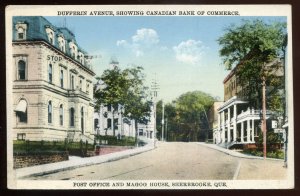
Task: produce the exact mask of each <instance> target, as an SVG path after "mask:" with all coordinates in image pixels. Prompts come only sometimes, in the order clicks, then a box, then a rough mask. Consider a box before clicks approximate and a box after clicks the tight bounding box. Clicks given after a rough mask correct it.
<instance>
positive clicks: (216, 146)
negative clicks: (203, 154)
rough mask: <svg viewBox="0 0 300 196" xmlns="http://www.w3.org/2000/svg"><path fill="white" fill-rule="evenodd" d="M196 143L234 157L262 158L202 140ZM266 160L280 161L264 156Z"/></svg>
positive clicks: (261, 158)
mask: <svg viewBox="0 0 300 196" xmlns="http://www.w3.org/2000/svg"><path fill="white" fill-rule="evenodd" d="M198 144H200V145H202V146H206V147H208V148H212V149H214V150H218V151H221V152H224V153H225V154H228V155H231V156H234V157H239V158H246V159H260V160H264V158H263V157H258V156H252V155H247V154H243V153H240V152H237V151H234V150H229V149H226V148H222V147H220V146H218V145H216V144H208V143H204V142H199V143H198ZM266 160H272V161H282V162H283V160H282V159H274V158H266Z"/></svg>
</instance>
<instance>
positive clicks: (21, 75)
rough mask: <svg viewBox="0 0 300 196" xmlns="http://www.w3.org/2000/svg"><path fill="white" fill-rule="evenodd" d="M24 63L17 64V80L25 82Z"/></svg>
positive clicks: (21, 61)
mask: <svg viewBox="0 0 300 196" xmlns="http://www.w3.org/2000/svg"><path fill="white" fill-rule="evenodd" d="M25 72H26V63H25V62H24V61H23V60H20V61H19V62H18V79H19V80H25Z"/></svg>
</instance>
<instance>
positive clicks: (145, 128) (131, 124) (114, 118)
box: [94, 57, 155, 140]
mask: <svg viewBox="0 0 300 196" xmlns="http://www.w3.org/2000/svg"><path fill="white" fill-rule="evenodd" d="M116 66H119V62H118V61H117V59H116V58H115V57H114V58H112V59H111V62H110V68H114V67H116ZM96 88H97V89H101V85H100V84H96ZM125 110H126V108H124V106H122V105H121V104H116V105H114V106H113V105H109V104H108V105H106V104H102V105H101V106H100V108H99V110H98V111H95V113H94V133H95V134H96V135H102V136H104V135H109V136H116V137H124V136H126V137H136V128H135V121H134V120H130V119H129V118H127V117H125V116H124V115H123V113H124V111H125ZM154 123H155V112H154V106H152V107H151V113H150V119H149V122H148V123H147V124H146V125H144V124H138V132H137V136H138V137H139V138H140V139H143V140H148V139H153V138H154V127H155V124H154Z"/></svg>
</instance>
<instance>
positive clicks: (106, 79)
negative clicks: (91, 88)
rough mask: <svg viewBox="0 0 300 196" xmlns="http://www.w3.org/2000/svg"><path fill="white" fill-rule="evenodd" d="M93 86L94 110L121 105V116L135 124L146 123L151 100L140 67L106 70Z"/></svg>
mask: <svg viewBox="0 0 300 196" xmlns="http://www.w3.org/2000/svg"><path fill="white" fill-rule="evenodd" d="M97 79H98V81H99V82H98V84H97V85H96V86H95V92H94V97H95V103H96V109H98V108H99V107H100V105H121V107H123V108H124V110H123V116H124V117H127V118H129V119H133V120H135V123H136V127H137V123H147V122H148V120H149V116H150V111H151V104H152V102H151V99H150V97H149V96H148V88H147V87H146V86H145V85H144V74H143V68H142V67H132V68H127V69H125V70H121V69H120V68H119V67H117V66H116V67H114V68H113V69H107V70H105V71H104V72H103V74H102V75H101V76H100V77H97Z"/></svg>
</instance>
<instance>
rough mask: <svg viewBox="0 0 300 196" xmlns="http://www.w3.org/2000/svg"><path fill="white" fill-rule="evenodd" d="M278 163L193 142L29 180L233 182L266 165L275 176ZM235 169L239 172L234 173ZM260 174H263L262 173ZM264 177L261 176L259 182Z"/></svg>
mask: <svg viewBox="0 0 300 196" xmlns="http://www.w3.org/2000/svg"><path fill="white" fill-rule="evenodd" d="M270 164H271V165H270ZM279 164H280V163H278V162H274V161H268V162H266V161H263V160H249V159H241V158H237V157H232V156H229V155H227V154H225V153H222V152H219V151H216V150H213V149H210V148H207V147H204V146H201V145H199V144H197V143H181V142H176V143H175V142H174V143H158V148H156V149H154V150H152V151H148V152H145V153H142V154H139V155H136V156H132V157H129V158H126V159H121V160H118V161H113V162H108V163H103V164H99V165H93V166H88V167H82V168H77V169H73V170H68V171H62V172H58V173H54V174H49V175H44V176H37V177H31V178H29V179H32V180H43V179H44V180H202V179H203V180H204V179H205V180H212V179H213V180H232V179H234V177H238V178H237V179H253V178H254V179H255V178H256V177H257V173H256V172H257V169H259V168H261V167H262V169H263V170H264V168H266V166H267V165H268V167H270V168H271V169H273V170H274V171H275V172H276V171H277V173H278V168H281V166H280V165H279ZM239 169H240V172H237V171H239ZM280 171H282V172H279V174H278V176H277V177H276V176H275V177H276V178H275V179H278V178H279V179H280V178H282V176H284V170H282V169H281V170H280ZM253 173H254V174H253ZM255 173H256V174H255ZM261 173H264V174H265V173H266V170H264V172H261ZM237 174H239V175H237ZM261 175H262V174H261ZM267 177H268V175H267ZM267 177H265V176H262V177H260V178H259V179H264V178H267ZM267 179H268V178H267ZM272 179H273V177H272Z"/></svg>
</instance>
